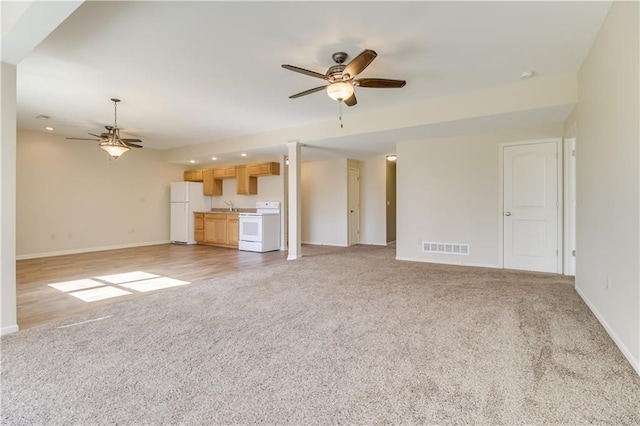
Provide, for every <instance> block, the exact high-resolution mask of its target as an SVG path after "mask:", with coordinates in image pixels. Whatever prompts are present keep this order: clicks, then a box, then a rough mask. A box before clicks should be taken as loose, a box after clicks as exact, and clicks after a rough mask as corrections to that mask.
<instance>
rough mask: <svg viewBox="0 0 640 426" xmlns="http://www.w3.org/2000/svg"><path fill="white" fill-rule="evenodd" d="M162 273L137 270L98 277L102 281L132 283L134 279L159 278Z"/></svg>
mask: <svg viewBox="0 0 640 426" xmlns="http://www.w3.org/2000/svg"><path fill="white" fill-rule="evenodd" d="M159 277H160V275H154V274H150V273H148V272H142V271H135V272H125V273H124V274H115V275H105V276H103V277H96V278H97V279H99V280H101V281H106V282H108V283H111V284H122V283H130V282H132V281H140V280H148V279H150V278H159Z"/></svg>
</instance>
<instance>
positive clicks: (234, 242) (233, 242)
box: [227, 214, 240, 247]
mask: <svg viewBox="0 0 640 426" xmlns="http://www.w3.org/2000/svg"><path fill="white" fill-rule="evenodd" d="M239 237H240V228H239V220H238V215H237V214H228V215H227V245H229V246H231V247H238V239H239Z"/></svg>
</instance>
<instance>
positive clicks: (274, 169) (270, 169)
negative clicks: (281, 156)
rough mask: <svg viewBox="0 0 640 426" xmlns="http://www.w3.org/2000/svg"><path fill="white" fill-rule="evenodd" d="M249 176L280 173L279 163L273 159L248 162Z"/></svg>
mask: <svg viewBox="0 0 640 426" xmlns="http://www.w3.org/2000/svg"><path fill="white" fill-rule="evenodd" d="M248 167H249V176H270V175H276V176H278V175H280V163H276V162H274V161H271V162H267V163H253V164H249V166H248Z"/></svg>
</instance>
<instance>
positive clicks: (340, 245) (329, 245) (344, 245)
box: [301, 241, 349, 247]
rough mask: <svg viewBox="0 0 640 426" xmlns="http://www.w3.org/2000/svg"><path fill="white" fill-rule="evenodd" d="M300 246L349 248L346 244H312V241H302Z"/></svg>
mask: <svg viewBox="0 0 640 426" xmlns="http://www.w3.org/2000/svg"><path fill="white" fill-rule="evenodd" d="M301 244H309V245H311V246H328V247H349V246H347V245H346V244H326V243H314V242H312V241H302V242H301Z"/></svg>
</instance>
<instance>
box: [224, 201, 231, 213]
mask: <svg viewBox="0 0 640 426" xmlns="http://www.w3.org/2000/svg"><path fill="white" fill-rule="evenodd" d="M223 203H225V204H226V205H227V206H229V211H230V212H232V211H233V201H229V202H228V203H227V202H226V201H223Z"/></svg>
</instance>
